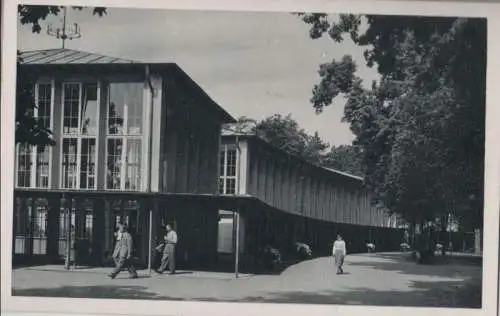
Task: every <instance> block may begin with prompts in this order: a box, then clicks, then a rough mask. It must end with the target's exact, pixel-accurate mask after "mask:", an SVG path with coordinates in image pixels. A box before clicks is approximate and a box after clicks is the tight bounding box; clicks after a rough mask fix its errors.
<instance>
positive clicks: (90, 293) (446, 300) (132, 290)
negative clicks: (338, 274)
mask: <svg viewBox="0 0 500 316" xmlns="http://www.w3.org/2000/svg"><path fill="white" fill-rule="evenodd" d="M411 288H412V290H411V291H396V290H394V291H377V290H373V289H368V288H353V289H352V290H348V291H333V290H332V291H321V292H314V293H311V292H304V291H291V292H267V293H263V295H260V296H251V297H244V298H241V299H232V300H224V299H217V298H203V297H202V298H192V299H191V298H177V297H167V296H161V295H157V294H155V293H151V292H148V291H147V288H146V287H144V286H110V285H103V286H65V287H59V288H54V289H47V288H40V289H25V290H13V291H12V295H14V296H38V297H40V296H41V297H70V298H114V299H146V300H176V301H179V300H193V301H211V302H221V301H230V302H255V303H299V304H339V305H371V306H407V307H447V308H481V285H480V283H479V284H473V283H470V282H469V283H465V282H458V281H456V282H420V281H418V282H413V283H412V285H411Z"/></svg>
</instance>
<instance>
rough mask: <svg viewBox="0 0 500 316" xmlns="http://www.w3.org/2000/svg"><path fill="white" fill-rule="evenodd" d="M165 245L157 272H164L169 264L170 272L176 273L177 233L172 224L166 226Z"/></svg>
mask: <svg viewBox="0 0 500 316" xmlns="http://www.w3.org/2000/svg"><path fill="white" fill-rule="evenodd" d="M166 230H167V234H166V235H165V246H164V248H163V257H162V258H161V265H160V268H159V269H158V270H156V272H157V273H159V274H162V273H163V271H165V269H166V268H167V266H168V270H169V274H174V273H175V246H176V245H177V233H176V232H175V231H174V230H173V229H172V226H171V225H170V224H168V225H167V227H166Z"/></svg>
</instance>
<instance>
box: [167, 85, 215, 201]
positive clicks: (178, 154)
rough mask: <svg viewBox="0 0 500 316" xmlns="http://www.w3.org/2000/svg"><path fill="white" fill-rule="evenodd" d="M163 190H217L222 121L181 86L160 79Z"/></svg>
mask: <svg viewBox="0 0 500 316" xmlns="http://www.w3.org/2000/svg"><path fill="white" fill-rule="evenodd" d="M164 82H165V83H164V87H163V89H164V91H165V94H164V95H165V98H164V99H165V102H164V104H163V106H164V107H165V108H166V109H167V111H166V119H165V120H164V122H163V124H164V125H165V126H164V128H163V129H162V130H163V143H164V144H163V155H162V156H163V163H162V166H163V168H162V169H164V170H162V171H163V173H164V175H163V179H164V182H165V181H166V183H164V185H163V191H164V192H174V193H175V192H176V193H181V192H182V193H211V194H215V193H217V190H218V188H217V180H218V163H219V161H218V152H219V136H220V128H221V124H222V122H221V121H220V120H219V119H218V118H215V117H214V116H213V115H211V114H210V113H208V111H207V110H205V109H204V105H203V104H199V102H200V101H199V100H196V99H194V98H193V97H191V96H190V94H189V92H188V90H187V89H186V87H185V86H183V85H180V84H178V83H177V82H176V81H175V80H173V79H172V78H165V79H164Z"/></svg>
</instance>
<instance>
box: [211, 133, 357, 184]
mask: <svg viewBox="0 0 500 316" xmlns="http://www.w3.org/2000/svg"><path fill="white" fill-rule="evenodd" d="M221 136H222V137H235V136H238V137H244V138H247V139H254V140H257V141H259V142H260V143H262V144H266V145H267V146H269V147H271V148H273V149H274V150H276V151H278V152H281V153H282V154H284V155H288V156H291V157H295V158H296V159H299V160H301V161H303V162H304V163H306V164H308V165H311V166H314V167H316V168H321V169H322V170H325V171H327V172H330V173H335V174H337V175H340V176H343V177H347V178H351V179H353V180H356V181H361V182H363V181H364V178H363V177H359V176H356V175H353V174H350V173H347V172H344V171H340V170H337V169H333V168H328V167H323V166H319V165H314V164H312V163H310V162H307V161H305V160H304V159H303V158H300V157H298V156H294V155H292V154H290V153H288V152H285V151H284V150H283V149H280V148H278V147H276V146H274V145H272V144H270V143H268V142H266V141H265V140H264V139H262V138H260V137H259V136H258V135H256V134H255V132H254V131H253V130H252V128H251V126H248V125H245V124H239V123H230V124H224V125H223V126H222V130H221Z"/></svg>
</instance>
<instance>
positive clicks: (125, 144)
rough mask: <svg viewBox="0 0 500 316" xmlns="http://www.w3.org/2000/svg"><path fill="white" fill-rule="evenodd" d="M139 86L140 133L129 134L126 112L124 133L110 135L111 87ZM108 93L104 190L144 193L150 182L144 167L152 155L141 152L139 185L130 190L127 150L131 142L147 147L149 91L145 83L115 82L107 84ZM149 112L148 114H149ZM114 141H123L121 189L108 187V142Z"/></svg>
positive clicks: (126, 114)
mask: <svg viewBox="0 0 500 316" xmlns="http://www.w3.org/2000/svg"><path fill="white" fill-rule="evenodd" d="M127 83H128V84H138V85H140V86H141V89H140V91H141V98H140V100H141V102H142V107H141V109H142V111H143V114H142V116H141V120H142V122H141V128H140V133H138V134H137V133H129V120H128V111H126V110H125V111H124V113H123V126H122V133H116V134H110V133H109V118H110V116H109V110H110V108H109V105H110V102H111V93H110V90H111V86H112V85H113V84H127ZM106 90H107V93H106V103H105V106H106V111H105V113H106V114H105V118H104V119H105V120H106V124H105V125H106V130H105V137H104V140H105V146H104V147H105V150H104V157H105V159H104V168H105V170H106V172H105V175H104V189H105V190H107V191H133V192H136V191H142V189H143V187H144V185H145V183H144V182H147V181H148V180H147V179H145V178H144V174H143V173H144V166H145V158H147V157H148V156H147V155H150V154H151V153H147V154H146V155H143V154H142V153H143V152H144V150H141V151H140V152H141V156H140V162H139V169H138V170H139V185H138V187H137V188H136V189H135V190H130V189H126V175H127V149H128V143H129V141H130V140H139V141H140V148H141V149H144V148H145V147H144V146H145V141H144V140H145V137H144V135H145V134H146V133H147V131H149V129H150V128H151V126H149V122H147V120H146V117H147V115H144V113H145V112H144V109H145V107H147V110H148V111H152V109H150V108H149V105H148V102H147V101H148V99H149V97H150V96H149V95H148V93H147V90H146V89H145V87H144V82H143V81H139V80H137V81H135V80H130V81H129V80H113V81H108V82H107V87H106ZM147 113H148V112H146V114H147ZM112 139H120V140H121V141H122V144H121V146H122V148H121V152H120V185H119V188H109V187H108V171H109V169H108V159H109V150H108V141H109V140H112Z"/></svg>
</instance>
